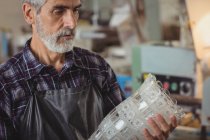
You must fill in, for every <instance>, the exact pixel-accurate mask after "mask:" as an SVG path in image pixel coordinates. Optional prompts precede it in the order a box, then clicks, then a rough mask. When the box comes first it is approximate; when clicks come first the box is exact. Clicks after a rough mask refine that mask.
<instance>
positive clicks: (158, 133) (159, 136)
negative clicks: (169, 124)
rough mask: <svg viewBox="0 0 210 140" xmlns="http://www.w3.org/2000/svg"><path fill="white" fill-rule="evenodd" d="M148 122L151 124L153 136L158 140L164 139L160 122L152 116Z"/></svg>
mask: <svg viewBox="0 0 210 140" xmlns="http://www.w3.org/2000/svg"><path fill="white" fill-rule="evenodd" d="M147 122H148V124H149V126H150V127H151V128H152V131H153V136H154V137H155V138H157V139H158V140H164V139H165V136H164V135H163V132H162V130H161V128H160V127H159V126H158V124H157V123H156V122H155V121H154V120H153V119H152V118H149V119H148V121H147Z"/></svg>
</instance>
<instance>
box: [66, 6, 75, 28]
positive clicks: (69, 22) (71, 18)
mask: <svg viewBox="0 0 210 140" xmlns="http://www.w3.org/2000/svg"><path fill="white" fill-rule="evenodd" d="M77 20H78V15H76V14H75V13H74V12H73V11H71V10H69V11H68V12H66V14H65V15H64V18H63V21H64V27H70V28H71V29H74V28H75V27H76V26H77Z"/></svg>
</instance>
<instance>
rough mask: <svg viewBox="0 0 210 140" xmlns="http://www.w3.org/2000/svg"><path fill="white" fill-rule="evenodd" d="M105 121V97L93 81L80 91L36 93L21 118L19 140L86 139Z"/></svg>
mask: <svg viewBox="0 0 210 140" xmlns="http://www.w3.org/2000/svg"><path fill="white" fill-rule="evenodd" d="M32 87H33V86H32ZM103 118H104V101H103V97H102V96H101V93H100V91H99V90H98V88H97V87H96V86H95V85H93V84H92V83H91V82H87V84H85V86H84V87H77V88H68V89H60V90H53V91H45V92H38V91H35V90H34V92H33V93H32V96H30V97H29V101H28V104H27V107H26V109H25V111H24V114H23V115H22V116H21V118H20V129H19V130H18V131H19V136H20V137H19V138H20V140H85V139H88V138H89V137H90V135H91V134H92V133H93V132H94V131H95V130H96V129H97V127H98V125H99V124H100V122H101V121H102V119H103Z"/></svg>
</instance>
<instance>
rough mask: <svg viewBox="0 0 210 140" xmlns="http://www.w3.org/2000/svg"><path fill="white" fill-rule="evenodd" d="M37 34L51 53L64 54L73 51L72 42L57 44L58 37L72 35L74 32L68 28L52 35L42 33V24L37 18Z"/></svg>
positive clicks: (66, 41) (65, 41)
mask: <svg viewBox="0 0 210 140" xmlns="http://www.w3.org/2000/svg"><path fill="white" fill-rule="evenodd" d="M36 29H37V33H38V35H39V37H40V39H41V40H42V42H43V43H44V45H45V46H46V47H47V49H49V50H50V51H52V52H57V53H65V52H69V51H71V50H72V49H73V46H74V40H73V39H71V40H64V42H63V43H57V40H58V38H59V36H62V35H67V34H72V32H75V31H74V30H72V29H70V28H64V29H60V30H59V31H58V32H56V33H54V34H47V33H46V32H45V31H44V28H43V26H42V22H41V20H40V18H39V17H37V24H36Z"/></svg>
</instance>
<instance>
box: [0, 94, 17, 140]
mask: <svg viewBox="0 0 210 140" xmlns="http://www.w3.org/2000/svg"><path fill="white" fill-rule="evenodd" d="M9 106H10V103H9V102H7V98H6V97H5V94H4V93H2V92H1V91H0V140H16V139H17V137H16V134H15V129H14V127H13V121H12V119H11V117H9V114H10V113H8V112H10V111H11V108H10V107H9ZM10 115H11V114H10Z"/></svg>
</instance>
